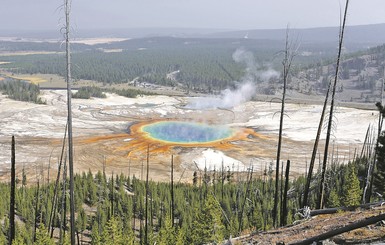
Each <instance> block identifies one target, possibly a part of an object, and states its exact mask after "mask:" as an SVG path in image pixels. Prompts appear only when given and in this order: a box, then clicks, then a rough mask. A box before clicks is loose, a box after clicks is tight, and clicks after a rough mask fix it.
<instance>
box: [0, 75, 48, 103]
mask: <svg viewBox="0 0 385 245" xmlns="http://www.w3.org/2000/svg"><path fill="white" fill-rule="evenodd" d="M0 91H2V93H3V94H6V95H8V97H9V98H10V99H14V100H18V101H26V102H33V103H36V104H45V101H43V100H42V99H41V98H40V97H39V94H40V88H39V86H38V85H35V84H32V83H28V82H24V81H21V80H18V79H9V78H8V79H6V80H3V81H0Z"/></svg>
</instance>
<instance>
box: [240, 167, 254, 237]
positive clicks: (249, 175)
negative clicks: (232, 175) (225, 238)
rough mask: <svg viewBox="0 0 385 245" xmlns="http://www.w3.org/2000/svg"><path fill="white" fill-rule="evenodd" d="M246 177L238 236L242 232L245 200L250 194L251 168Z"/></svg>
mask: <svg viewBox="0 0 385 245" xmlns="http://www.w3.org/2000/svg"><path fill="white" fill-rule="evenodd" d="M247 177H248V180H247V187H246V192H245V198H244V199H243V203H242V208H241V214H240V215H239V227H238V234H240V233H241V231H242V228H243V227H242V225H243V224H242V223H243V212H244V210H245V204H246V200H247V198H248V197H247V196H248V194H249V192H250V184H251V181H252V179H253V167H251V168H250V169H249V171H248V174H247Z"/></svg>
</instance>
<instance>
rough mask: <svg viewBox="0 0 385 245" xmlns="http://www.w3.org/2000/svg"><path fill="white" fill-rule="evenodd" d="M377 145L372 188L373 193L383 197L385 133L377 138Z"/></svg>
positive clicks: (384, 187) (384, 188)
mask: <svg viewBox="0 0 385 245" xmlns="http://www.w3.org/2000/svg"><path fill="white" fill-rule="evenodd" d="M378 143H379V145H378V148H377V165H376V167H377V168H376V171H375V173H374V179H373V187H374V190H375V191H377V192H378V193H380V194H381V195H385V184H384V183H385V131H384V132H382V134H381V136H380V137H379V138H378Z"/></svg>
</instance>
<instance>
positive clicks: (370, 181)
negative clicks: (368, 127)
mask: <svg viewBox="0 0 385 245" xmlns="http://www.w3.org/2000/svg"><path fill="white" fill-rule="evenodd" d="M383 80H385V68H384V74H383ZM384 82H385V81H382V86H381V99H380V100H381V101H380V103H377V104H376V106H377V108H378V110H379V115H378V132H377V139H376V149H375V150H374V158H373V162H371V163H370V164H369V169H368V175H367V178H366V181H367V182H366V185H365V189H364V195H363V201H364V202H370V197H371V196H372V188H373V180H374V178H373V173H374V168H375V166H376V162H377V149H378V143H379V138H380V135H381V131H382V125H383V123H384V103H383V93H384ZM366 191H368V194H366Z"/></svg>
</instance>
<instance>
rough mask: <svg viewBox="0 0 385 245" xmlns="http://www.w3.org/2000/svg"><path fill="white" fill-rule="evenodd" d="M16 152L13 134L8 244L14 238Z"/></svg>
mask: <svg viewBox="0 0 385 245" xmlns="http://www.w3.org/2000/svg"><path fill="white" fill-rule="evenodd" d="M15 165H16V153H15V136H12V145H11V195H10V204H9V244H12V242H13V240H14V239H15V190H16V170H15Z"/></svg>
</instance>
